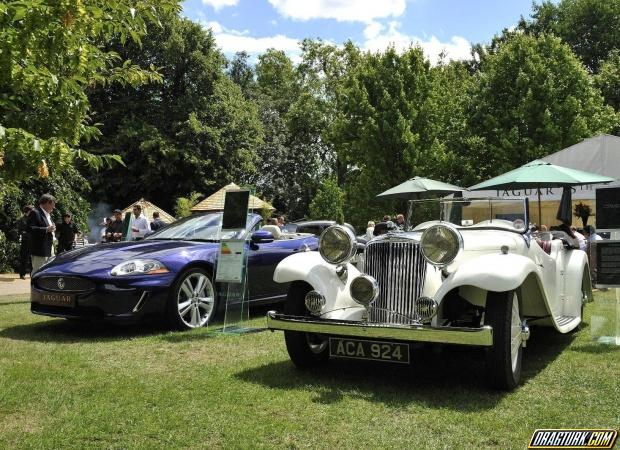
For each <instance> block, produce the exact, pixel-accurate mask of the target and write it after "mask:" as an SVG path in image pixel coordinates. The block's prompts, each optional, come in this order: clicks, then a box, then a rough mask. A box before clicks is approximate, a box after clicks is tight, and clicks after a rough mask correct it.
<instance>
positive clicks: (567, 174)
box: [469, 160, 615, 224]
mask: <svg viewBox="0 0 620 450" xmlns="http://www.w3.org/2000/svg"><path fill="white" fill-rule="evenodd" d="M612 181H615V179H614V178H610V177H606V176H603V175H598V174H596V173H591V172H584V171H582V170H576V169H570V168H568V167H562V166H557V165H555V164H551V163H549V162H546V161H542V160H535V161H532V162H529V163H527V164H525V165H523V166H521V167H519V168H517V169H514V170H511V171H510V172H506V173H505V174H503V175H498V176H496V177H495V178H491V179H490V180H487V181H483V182H482V183H478V184H476V185H474V186H471V187H470V188H469V190H470V191H481V190H485V189H526V188H536V190H537V192H538V222H539V224H540V218H541V215H542V214H541V210H540V188H545V187H568V186H581V185H584V184H604V183H611V182H612Z"/></svg>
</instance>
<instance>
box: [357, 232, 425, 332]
mask: <svg viewBox="0 0 620 450" xmlns="http://www.w3.org/2000/svg"><path fill="white" fill-rule="evenodd" d="M364 258H365V266H364V269H365V270H364V271H365V272H366V273H367V274H368V275H370V276H372V277H373V278H375V280H377V282H378V283H379V297H378V298H377V300H375V301H374V302H373V303H372V305H371V307H370V308H369V311H368V320H369V321H370V322H378V323H393V324H409V323H412V322H417V320H418V317H419V314H418V312H417V311H416V307H415V300H416V299H417V298H418V297H420V296H421V295H422V289H423V288H424V279H425V276H426V260H425V259H424V256H422V251H421V249H420V245H419V243H418V242H416V241H413V240H408V239H402V238H398V239H390V238H387V239H383V240H378V241H375V242H369V243H368V245H367V246H366V251H365V254H364Z"/></svg>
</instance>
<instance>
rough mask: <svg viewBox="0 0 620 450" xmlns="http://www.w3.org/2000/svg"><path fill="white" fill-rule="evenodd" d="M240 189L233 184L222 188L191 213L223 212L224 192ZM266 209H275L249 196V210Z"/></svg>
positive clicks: (194, 207)
mask: <svg viewBox="0 0 620 450" xmlns="http://www.w3.org/2000/svg"><path fill="white" fill-rule="evenodd" d="M239 189H241V188H240V187H239V186H238V185H236V184H235V183H230V184H227V185H226V186H224V187H223V188H222V189H220V190H219V191H217V192H215V193H214V194H212V195H210V196H209V197H207V198H205V199H204V200H203V201H201V202H199V203H198V204H196V205H194V206H193V207H192V212H202V211H223V210H224V197H225V194H226V191H236V190H239ZM264 208H268V209H269V210H271V211H273V210H275V208H274V207H273V206H271V205H270V204H269V203H267V202H266V201H263V200H261V199H260V198H258V197H256V196H254V195H250V202H249V209H251V210H257V209H264Z"/></svg>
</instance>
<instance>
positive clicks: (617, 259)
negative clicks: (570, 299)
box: [596, 240, 620, 288]
mask: <svg viewBox="0 0 620 450" xmlns="http://www.w3.org/2000/svg"><path fill="white" fill-rule="evenodd" d="M596 287H597V288H610V287H620V240H613V241H606V240H603V241H596Z"/></svg>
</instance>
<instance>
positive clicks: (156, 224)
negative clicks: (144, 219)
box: [151, 211, 166, 231]
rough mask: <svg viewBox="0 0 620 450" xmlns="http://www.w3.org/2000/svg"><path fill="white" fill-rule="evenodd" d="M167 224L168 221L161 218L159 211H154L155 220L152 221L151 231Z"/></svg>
mask: <svg viewBox="0 0 620 450" xmlns="http://www.w3.org/2000/svg"><path fill="white" fill-rule="evenodd" d="M165 226H166V222H164V221H163V220H161V219H160V218H159V211H155V212H153V221H152V222H151V231H157V230H161V229H162V228H163V227H165Z"/></svg>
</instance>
